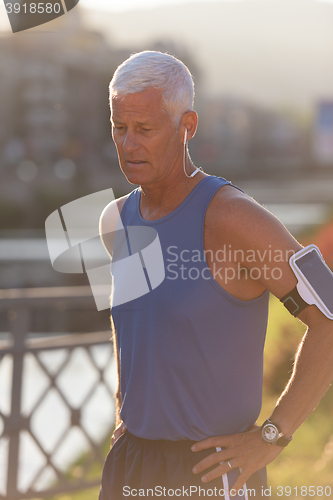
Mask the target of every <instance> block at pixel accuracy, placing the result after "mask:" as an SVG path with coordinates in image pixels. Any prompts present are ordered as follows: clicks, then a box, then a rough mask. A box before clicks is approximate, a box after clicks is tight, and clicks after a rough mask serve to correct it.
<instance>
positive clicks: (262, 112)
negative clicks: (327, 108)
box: [192, 97, 309, 177]
mask: <svg viewBox="0 0 333 500" xmlns="http://www.w3.org/2000/svg"><path fill="white" fill-rule="evenodd" d="M198 112H199V128H198V137H197V138H196V141H197V144H195V146H194V147H193V148H192V151H193V158H194V159H195V160H196V162H197V163H198V164H202V165H203V166H205V165H207V166H209V168H211V169H213V170H218V169H221V170H222V171H224V172H227V173H228V174H229V173H230V172H232V174H233V175H234V176H236V177H239V176H240V177H252V176H258V175H259V176H265V177H267V176H268V177H269V176H270V175H272V174H273V172H274V173H275V170H276V169H279V170H280V171H281V174H283V171H284V167H287V168H290V167H292V168H298V167H300V168H303V169H304V168H306V167H308V165H309V144H308V140H307V136H308V132H307V129H306V128H305V127H301V126H300V125H299V124H297V122H295V120H293V119H292V118H290V117H288V116H287V115H286V114H282V113H278V112H277V111H273V110H269V109H265V108H262V107H259V106H256V105H253V104H250V103H247V102H244V101H242V100H240V99H236V98H228V97H224V98H219V99H214V100H213V99H209V98H203V99H202V100H200V102H199V105H198Z"/></svg>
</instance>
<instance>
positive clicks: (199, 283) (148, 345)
mask: <svg viewBox="0 0 333 500" xmlns="http://www.w3.org/2000/svg"><path fill="white" fill-rule="evenodd" d="M226 184H229V183H228V182H227V181H226V180H224V179H221V178H217V177H214V176H209V177H205V178H204V179H202V180H201V181H200V182H199V183H198V184H197V185H196V186H195V188H194V189H193V190H192V191H191V193H190V194H189V195H188V196H187V197H186V198H185V200H184V201H183V202H182V203H181V205H180V206H179V207H178V208H177V209H176V210H175V211H173V212H172V213H170V214H169V215H167V216H165V217H163V218H161V219H158V220H154V221H146V220H144V219H143V218H142V216H141V214H140V211H139V200H140V189H139V188H138V189H136V190H134V191H133V192H132V193H131V194H130V196H129V197H128V199H127V200H126V202H125V204H124V206H123V210H122V212H121V220H122V224H123V226H124V228H125V234H127V233H126V231H127V230H128V228H130V227H134V228H136V230H137V231H140V228H142V231H144V229H143V228H153V229H154V230H155V231H156V232H157V235H158V238H159V242H160V245H161V249H162V254H163V260H164V268H165V276H164V279H163V280H162V282H161V283H160V284H158V286H152V285H151V283H149V273H148V274H147V269H145V266H144V261H143V260H142V258H141V263H142V266H143V270H144V272H145V276H146V278H147V282H148V287H149V290H148V293H142V294H141V296H138V297H137V298H133V299H132V300H129V301H126V302H125V303H120V304H119V305H113V307H112V317H113V321H114V325H115V330H116V335H117V341H118V349H119V355H120V366H121V384H120V386H121V396H122V408H121V413H120V415H121V418H122V420H123V421H124V422H125V424H126V426H127V428H128V430H129V431H130V432H131V433H132V434H134V435H136V436H138V437H142V438H146V439H169V440H179V439H192V440H201V439H205V438H207V437H210V436H214V435H225V434H232V433H238V432H243V431H245V430H247V429H249V428H250V427H251V426H252V425H253V423H254V422H255V421H256V419H257V417H258V416H259V413H260V409H261V400H262V369H263V348H264V342H265V334H266V326H267V315H268V295H269V293H268V291H265V292H264V293H263V294H262V295H261V296H260V297H258V298H256V299H254V300H250V301H241V300H238V299H236V298H234V297H232V296H231V295H230V294H229V293H227V292H226V291H225V290H224V289H223V288H222V287H221V286H220V285H219V284H218V283H217V281H216V280H215V279H214V277H213V275H212V274H211V271H210V270H209V268H208V266H207V262H206V260H205V256H204V247H203V231H204V218H205V213H206V210H207V207H208V205H209V202H210V201H211V199H212V197H213V196H214V194H215V193H216V192H217V191H218V190H219V189H220V188H221V187H222V186H224V185H226ZM155 231H153V232H154V233H155ZM138 234H139V233H138ZM127 237H128V234H127ZM126 239H127V241H126ZM131 243H132V244H130V243H129V241H128V238H126V237H123V238H122V237H121V236H119V235H118V236H116V240H115V244H114V249H115V253H116V254H117V255H118V259H121V258H122V257H121V254H122V252H123V250H124V248H125V247H126V252H127V253H128V254H129V255H131V254H132V258H133V259H134V258H135V251H134V250H137V249H133V247H135V244H134V245H133V242H131ZM126 252H125V253H126ZM136 256H138V252H136ZM138 262H140V261H138ZM119 280H120V278H119V272H118V274H117V283H118V285H119ZM131 280H132V278H131V279H126V281H127V282H126V286H127V287H128V288H130V289H132V288H133V287H135V283H134V282H131ZM120 281H121V280H120ZM117 283H116V288H117ZM146 292H147V291H146ZM111 305H112V301H111Z"/></svg>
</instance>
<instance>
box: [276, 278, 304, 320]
mask: <svg viewBox="0 0 333 500" xmlns="http://www.w3.org/2000/svg"><path fill="white" fill-rule="evenodd" d="M280 302H282V304H283V305H284V307H286V308H287V309H288V311H289V312H290V314H292V315H293V316H295V318H296V317H297V316H298V315H299V313H300V312H301V311H303V309H305V308H306V307H308V305H309V304H308V303H307V302H305V300H303V299H302V297H301V296H300V294H299V293H298V290H297V287H296V286H295V288H294V289H293V290H291V292H289V293H287V294H286V295H284V296H283V297H282V299H280Z"/></svg>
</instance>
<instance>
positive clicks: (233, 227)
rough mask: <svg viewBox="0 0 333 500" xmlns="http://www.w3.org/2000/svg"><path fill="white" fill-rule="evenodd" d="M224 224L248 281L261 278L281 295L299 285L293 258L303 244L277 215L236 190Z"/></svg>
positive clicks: (228, 239)
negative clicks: (294, 270)
mask: <svg viewBox="0 0 333 500" xmlns="http://www.w3.org/2000/svg"><path fill="white" fill-rule="evenodd" d="M225 208H226V207H225ZM221 225H222V227H223V231H221V234H223V235H224V236H223V237H224V241H228V242H229V245H230V248H231V249H232V252H233V254H232V255H233V257H234V259H235V260H237V262H238V263H239V265H240V266H242V268H243V274H244V275H246V277H247V279H248V281H250V280H252V282H253V281H258V282H259V283H260V284H261V285H262V286H263V287H265V288H267V289H268V290H269V291H270V292H271V293H273V294H274V295H275V296H276V297H278V298H281V297H283V296H284V295H285V294H286V293H288V292H289V291H291V290H292V289H293V288H294V287H295V285H296V284H297V279H296V277H295V275H294V273H293V271H292V269H291V267H290V265H289V258H290V257H291V255H293V253H295V252H297V251H298V250H300V249H301V248H302V247H301V245H300V244H299V243H298V242H297V240H296V239H295V238H294V237H293V236H292V235H291V234H290V233H289V232H288V231H287V229H286V228H285V226H284V225H283V224H282V223H281V222H280V221H279V220H278V219H277V218H276V217H275V216H274V215H273V214H271V213H270V212H269V211H268V210H266V209H265V208H263V207H262V206H260V205H259V204H258V203H256V202H255V201H254V200H252V199H251V198H249V197H247V196H246V195H244V194H243V193H232V195H231V196H230V199H229V202H228V207H227V208H226V210H225V211H224V214H223V212H221ZM245 281H246V280H245Z"/></svg>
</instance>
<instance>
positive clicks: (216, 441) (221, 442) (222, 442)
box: [191, 436, 232, 452]
mask: <svg viewBox="0 0 333 500" xmlns="http://www.w3.org/2000/svg"><path fill="white" fill-rule="evenodd" d="M231 437H232V436H213V437H210V438H207V439H204V440H203V441H198V442H197V443H195V444H194V445H193V446H192V447H191V450H192V451H195V452H196V451H201V450H207V449H208V448H217V447H220V448H227V446H228V444H229V442H230V438H231Z"/></svg>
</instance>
